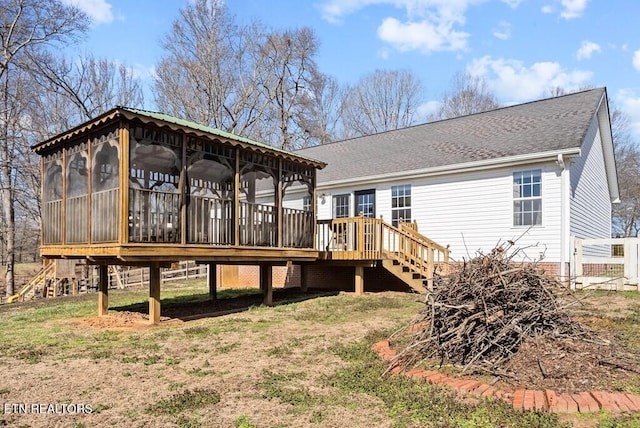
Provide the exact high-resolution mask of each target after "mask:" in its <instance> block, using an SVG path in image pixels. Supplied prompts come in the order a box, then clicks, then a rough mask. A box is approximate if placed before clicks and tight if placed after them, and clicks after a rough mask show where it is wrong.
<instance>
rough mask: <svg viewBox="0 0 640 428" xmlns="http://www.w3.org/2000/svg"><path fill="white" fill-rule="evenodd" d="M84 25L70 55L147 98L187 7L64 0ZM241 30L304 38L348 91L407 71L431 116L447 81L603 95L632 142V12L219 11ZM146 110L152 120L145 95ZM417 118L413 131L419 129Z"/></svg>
mask: <svg viewBox="0 0 640 428" xmlns="http://www.w3.org/2000/svg"><path fill="white" fill-rule="evenodd" d="M63 1H65V2H67V3H72V4H75V5H76V6H78V7H80V8H81V9H83V10H84V11H85V12H86V13H87V14H88V15H89V16H90V17H91V18H92V24H91V26H90V30H89V33H88V35H87V38H86V39H85V40H83V41H82V42H81V43H80V44H79V45H78V46H74V47H73V49H74V52H78V51H81V52H87V53H92V54H93V55H95V56H96V57H100V58H108V59H111V60H115V61H118V62H121V63H123V64H125V65H127V66H129V67H131V68H133V70H134V71H135V73H136V75H138V76H139V77H140V78H141V79H142V80H143V82H144V83H145V85H146V86H147V87H150V85H151V82H152V76H153V73H154V66H155V64H157V63H158V62H159V60H160V58H161V57H162V54H163V52H162V49H161V47H160V41H161V40H162V38H163V36H164V35H165V34H167V32H168V31H169V30H170V28H171V24H172V22H173V21H174V20H176V19H177V18H178V17H179V10H180V8H182V7H184V6H185V5H187V4H188V2H189V1H193V0H63ZM225 3H226V5H227V7H228V8H229V10H230V12H231V13H232V14H233V15H234V16H235V17H236V19H237V22H239V23H248V22H250V21H252V20H259V21H261V22H262V23H263V24H265V25H266V26H268V27H270V28H273V29H293V28H299V27H303V26H307V27H310V28H312V29H313V30H314V31H315V33H316V35H317V37H318V39H319V41H320V49H319V53H318V56H317V57H316V60H317V63H318V66H319V68H320V70H321V71H322V72H324V73H326V74H330V75H332V76H334V77H335V78H336V79H337V80H338V82H340V83H343V84H354V83H356V82H357V81H358V80H359V79H360V78H362V77H363V76H365V75H367V74H369V73H372V72H373V71H375V70H376V69H381V70H396V69H406V70H409V71H411V72H412V73H413V74H415V75H416V76H417V77H419V78H420V80H421V81H422V82H423V84H424V86H425V89H424V90H425V94H424V98H425V100H426V101H425V104H424V105H423V106H421V114H422V115H424V117H425V118H426V114H428V113H429V112H432V111H433V110H434V109H435V108H437V105H438V102H439V100H441V99H442V98H443V94H444V93H445V92H446V91H450V90H451V88H452V79H453V77H454V75H455V74H456V73H457V72H465V71H466V72H469V73H471V74H472V75H477V76H480V77H482V78H484V79H485V80H486V81H487V83H488V84H489V87H490V89H491V90H492V91H493V92H494V93H495V94H496V96H497V98H498V100H499V101H500V102H501V103H502V104H505V105H511V104H516V103H522V102H527V101H531V100H535V99H540V98H546V97H548V96H549V91H550V89H551V88H553V87H562V88H564V89H566V90H576V89H578V88H583V87H585V86H590V87H591V86H596V87H600V86H606V87H607V93H608V96H609V100H610V104H611V105H612V107H615V108H618V109H620V110H622V111H623V112H624V113H626V115H627V116H628V117H629V119H630V121H629V124H630V128H631V131H632V133H633V136H634V138H635V139H636V141H640V31H638V25H640V24H639V23H638V17H640V1H636V0H308V1H307V0H226V1H225ZM145 107H146V108H148V109H152V110H153V109H154V108H155V105H154V102H153V97H152V96H151V95H150V92H149V90H148V89H147V92H146V95H145ZM423 121H424V120H420V118H418V121H417V122H418V123H420V122H423Z"/></svg>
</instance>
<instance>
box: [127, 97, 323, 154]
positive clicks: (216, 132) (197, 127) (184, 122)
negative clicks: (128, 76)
mask: <svg viewBox="0 0 640 428" xmlns="http://www.w3.org/2000/svg"><path fill="white" fill-rule="evenodd" d="M118 108H119V109H121V110H125V111H129V112H131V113H134V114H137V115H140V116H147V117H150V118H153V119H156V120H162V121H164V122H170V123H173V124H176V125H179V126H182V127H185V128H191V129H195V130H198V131H202V132H206V133H207V134H213V135H217V136H218V137H222V138H227V139H229V140H236V141H240V142H243V143H247V144H250V145H252V146H258V147H261V148H264V149H267V150H270V151H274V152H278V153H282V154H286V155H288V156H294V157H296V158H302V159H306V160H308V161H311V162H315V163H318V164H321V165H326V163H324V162H321V161H319V160H316V159H312V158H309V157H306V156H302V155H299V154H297V153H292V152H289V151H287V150H283V149H279V148H277V147H273V146H270V145H268V144H265V143H261V142H259V141H254V140H251V139H249V138H246V137H241V136H239V135H235V134H232V133H230V132H226V131H222V130H220V129H217V128H211V127H209V126H205V125H201V124H199V123H196V122H191V121H189V120H185V119H179V118H177V117H174V116H170V115H168V114H164V113H158V112H154V111H149V110H140V109H135V108H131V107H122V106H120V107H118Z"/></svg>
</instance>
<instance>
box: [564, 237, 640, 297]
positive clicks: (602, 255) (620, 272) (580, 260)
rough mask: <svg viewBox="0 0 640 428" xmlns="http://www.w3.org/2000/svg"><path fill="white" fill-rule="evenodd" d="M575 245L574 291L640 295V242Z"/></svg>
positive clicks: (577, 242) (602, 241) (600, 241)
mask: <svg viewBox="0 0 640 428" xmlns="http://www.w3.org/2000/svg"><path fill="white" fill-rule="evenodd" d="M573 242H574V244H573V249H574V250H573V263H571V277H572V281H571V285H572V288H576V289H585V288H588V289H599V290H617V291H625V290H631V291H640V281H639V278H638V275H639V268H638V266H639V265H640V238H609V239H574V240H573Z"/></svg>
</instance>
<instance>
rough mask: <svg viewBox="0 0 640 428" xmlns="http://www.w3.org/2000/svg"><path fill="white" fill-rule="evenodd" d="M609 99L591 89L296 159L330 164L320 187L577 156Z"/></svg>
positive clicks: (315, 150) (353, 142) (336, 146)
mask: <svg viewBox="0 0 640 428" xmlns="http://www.w3.org/2000/svg"><path fill="white" fill-rule="evenodd" d="M605 94H606V90H605V88H597V89H591V90H587V91H582V92H578V93H574V94H569V95H564V96H559V97H555V98H549V99H544V100H540V101H533V102H529V103H525V104H519V105H515V106H511V107H504V108H500V109H496V110H491V111H487V112H483V113H477V114H472V115H468V116H463V117H458V118H455V119H447V120H441V121H437V122H431V123H426V124H423V125H417V126H412V127H409V128H403V129H398V130H393V131H387V132H382V133H379V134H374V135H368V136H365V137H359V138H354V139H350V140H343V141H338V142H335V143H330V144H325V145H322V146H316V147H311V148H307V149H303V150H299V151H297V152H296V153H298V154H300V155H303V156H308V157H311V158H313V159H319V160H321V161H323V162H327V164H328V166H327V167H326V168H325V169H324V170H322V171H319V172H318V183H320V184H322V183H330V182H336V181H340V180H350V179H355V178H364V177H371V176H378V175H383V174H393V173H400V172H407V171H418V170H421V171H424V170H428V169H446V167H448V166H451V167H452V168H453V167H454V166H457V165H465V164H469V163H473V162H478V161H488V162H490V161H491V160H496V162H498V161H499V160H500V159H505V158H511V157H516V156H522V155H528V154H536V153H553V152H563V151H568V150H571V149H575V150H579V148H580V146H581V144H582V143H583V140H584V137H585V135H586V132H587V130H588V129H589V126H590V125H591V123H592V121H593V119H594V117H595V115H596V113H597V112H598V108H599V106H600V104H601V102H602V101H603V97H604V96H605Z"/></svg>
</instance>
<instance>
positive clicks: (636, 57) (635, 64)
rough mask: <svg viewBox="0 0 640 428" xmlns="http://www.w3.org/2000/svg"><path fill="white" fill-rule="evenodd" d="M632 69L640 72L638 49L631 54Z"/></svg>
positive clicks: (639, 52)
mask: <svg viewBox="0 0 640 428" xmlns="http://www.w3.org/2000/svg"><path fill="white" fill-rule="evenodd" d="M633 68H635V69H636V70H638V71H640V49H638V50H637V51H635V52H634V53H633Z"/></svg>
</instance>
